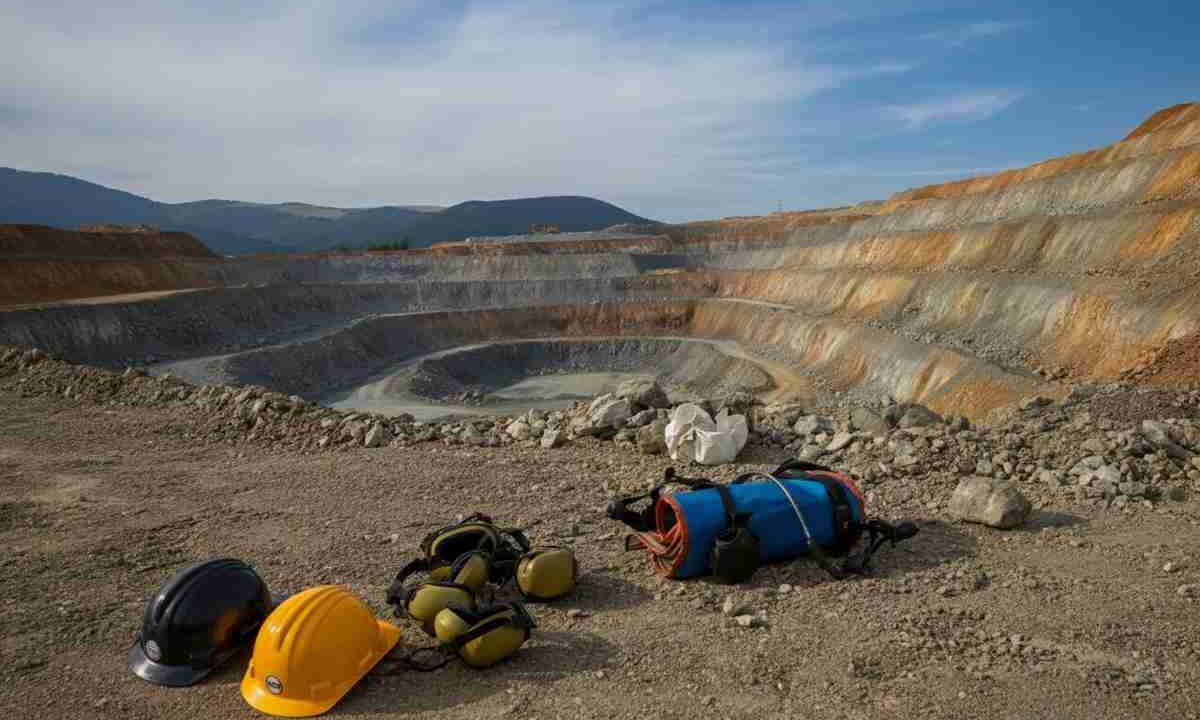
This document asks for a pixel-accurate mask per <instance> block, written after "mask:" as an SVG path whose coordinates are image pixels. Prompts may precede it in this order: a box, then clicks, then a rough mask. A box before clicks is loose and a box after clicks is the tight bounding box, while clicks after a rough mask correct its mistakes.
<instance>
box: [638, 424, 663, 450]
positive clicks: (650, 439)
mask: <svg viewBox="0 0 1200 720" xmlns="http://www.w3.org/2000/svg"><path fill="white" fill-rule="evenodd" d="M666 431H667V421H665V420H655V421H654V422H652V423H650V424H649V425H645V426H643V427H640V428H638V431H637V446H638V450H640V451H641V452H642V454H643V455H663V454H665V453H666V452H667V438H666Z"/></svg>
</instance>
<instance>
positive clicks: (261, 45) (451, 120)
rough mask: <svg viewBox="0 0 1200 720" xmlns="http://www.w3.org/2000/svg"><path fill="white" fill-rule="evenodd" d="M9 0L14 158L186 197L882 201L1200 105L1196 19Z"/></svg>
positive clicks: (6, 156)
mask: <svg viewBox="0 0 1200 720" xmlns="http://www.w3.org/2000/svg"><path fill="white" fill-rule="evenodd" d="M102 5H104V4H103V3H101V4H93V3H88V4H83V3H66V4H63V5H59V6H56V7H53V8H50V7H43V5H42V4H40V3H33V2H12V1H11V0H9V1H7V2H3V3H0V19H2V21H0V64H2V66H3V67H4V70H3V76H2V77H3V84H2V85H0V165H7V166H12V167H17V168H20V169H25V170H40V171H50V172H59V173H64V174H69V175H73V176H77V177H81V178H83V179H86V180H90V181H93V182H97V183H101V184H104V185H108V186H110V187H116V188H120V189H123V190H128V191H130V192H134V193H138V194H141V195H145V196H147V197H151V198H154V199H156V200H162V201H168V202H178V201H185V200H198V199H203V198H209V197H223V198H230V199H238V200H251V201H260V202H283V201H302V202H309V203H314V204H324V205H336V206H350V207H362V206H371V205H384V204H431V205H450V204H453V203H456V202H460V201H463V200H469V199H498V198H511V197H522V196H539V195H563V194H577V195H590V196H594V197H599V198H602V199H605V200H608V201H610V202H614V203H616V204H618V205H620V206H622V207H624V208H626V209H628V210H630V211H632V212H634V213H637V214H639V215H643V216H647V217H653V218H657V219H662V220H686V219H698V218H709V217H716V216H720V215H732V214H753V213H764V212H769V211H771V210H774V209H775V208H776V207H777V205H778V204H782V205H783V206H784V207H787V208H791V209H801V208H812V207H822V206H830V205H840V204H848V203H851V202H856V201H860V200H866V199H874V198H882V197H885V196H886V195H888V194H889V193H891V192H894V191H896V190H899V189H902V188H906V187H911V186H914V185H923V184H929V183H934V182H942V181H946V180H951V179H954V178H957V177H962V176H965V175H970V174H977V173H981V172H989V171H994V170H999V169H1003V168H1008V167H1015V166H1020V165H1024V164H1027V163H1030V162H1034V161H1037V160H1040V159H1043V158H1045V157H1048V156H1051V155H1059V154H1062V153H1064V152H1073V151H1079V150H1084V149H1088V148H1091V147H1095V146H1099V145H1102V144H1105V143H1107V142H1111V140H1112V139H1113V138H1114V137H1119V136H1120V135H1121V134H1123V133H1124V132H1125V131H1127V130H1128V128H1130V127H1133V126H1135V125H1136V124H1137V123H1138V122H1139V121H1140V120H1141V119H1142V118H1144V117H1145V116H1146V115H1148V114H1150V113H1151V112H1152V111H1154V110H1156V109H1159V108H1161V107H1164V106H1167V105H1171V104H1175V103H1177V102H1183V101H1187V100H1195V99H1196V94H1197V93H1196V90H1197V88H1196V86H1195V84H1194V77H1191V76H1189V74H1188V73H1187V72H1184V70H1186V69H1191V68H1196V67H1200V43H1196V42H1195V38H1194V29H1195V28H1196V27H1197V26H1198V25H1200V8H1197V7H1196V6H1195V5H1191V6H1190V7H1184V6H1183V5H1182V4H1179V3H1176V4H1174V7H1172V5H1171V4H1168V3H1161V4H1155V3H1138V4H1136V5H1124V4H1123V5H1122V6H1121V7H1117V8H1106V9H1104V10H1099V9H1096V8H1095V7H1094V5H1093V4H1091V3H1083V2H1078V1H1076V2H1070V3H1065V4H1057V5H1058V6H1057V7H1054V8H1047V7H1044V6H1042V5H1041V4H1038V3H1032V2H1016V3H990V4H987V5H980V4H968V3H942V2H937V3H932V2H931V3H925V2H902V3H891V4H889V8H888V9H886V10H879V9H877V8H874V7H873V5H874V4H873V3H866V2H857V1H856V0H850V1H848V2H836V3H835V2H813V3H802V4H797V3H784V2H747V3H718V2H703V3H691V2H688V3H684V2H637V1H631V2H622V3H618V4H615V5H614V4H599V3H564V2H549V1H539V0H518V1H514V2H506V1H501V2H486V3H485V2H461V1H450V2H425V1H423V0H414V1H413V2H405V3H399V4H397V3H387V2H375V1H373V0H367V1H354V2H338V3H332V2H326V3H313V4H310V5H307V6H305V7H303V8H297V7H293V6H291V5H290V4H288V3H281V2H266V3H263V4H261V5H260V6H258V7H255V8H248V7H245V6H244V5H243V4H242V3H234V2H224V1H222V2H209V3H203V4H200V3H196V4H189V5H188V6H183V7H164V6H163V4H160V3H145V2H135V3H125V4H122V5H120V6H109V7H102Z"/></svg>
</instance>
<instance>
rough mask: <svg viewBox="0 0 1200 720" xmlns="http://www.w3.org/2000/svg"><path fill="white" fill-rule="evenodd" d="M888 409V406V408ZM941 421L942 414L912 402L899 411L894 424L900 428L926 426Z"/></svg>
mask: <svg viewBox="0 0 1200 720" xmlns="http://www.w3.org/2000/svg"><path fill="white" fill-rule="evenodd" d="M889 409H890V408H889ZM941 422H942V416H941V415H938V414H937V413H935V412H934V411H932V410H930V409H929V408H927V407H925V406H924V405H917V404H916V403H912V404H910V405H908V406H906V407H905V408H904V412H903V413H900V414H899V416H898V418H897V420H896V425H897V426H899V427H901V428H915V427H928V426H930V425H937V424H939V423H941Z"/></svg>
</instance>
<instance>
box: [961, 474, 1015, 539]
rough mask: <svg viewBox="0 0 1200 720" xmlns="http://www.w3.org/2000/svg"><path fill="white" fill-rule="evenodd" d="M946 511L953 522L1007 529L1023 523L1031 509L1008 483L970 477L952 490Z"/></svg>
mask: <svg viewBox="0 0 1200 720" xmlns="http://www.w3.org/2000/svg"><path fill="white" fill-rule="evenodd" d="M948 509H949V512H950V516H951V517H953V518H955V519H957V520H962V521H964V522H972V523H979V524H981V525H987V526H989V527H994V528H1001V529H1008V528H1014V527H1017V526H1019V525H1021V524H1022V523H1024V522H1025V520H1026V518H1028V517H1029V512H1030V510H1031V509H1032V507H1031V506H1030V504H1029V501H1028V500H1027V499H1025V496H1024V495H1022V494H1021V491H1020V490H1018V489H1017V488H1015V487H1013V486H1012V485H1011V484H1009V483H1008V482H1004V481H1001V480H996V479H993V478H988V477H980V476H973V477H968V478H964V479H963V481H962V482H960V483H959V484H958V487H956V488H955V489H954V494H953V495H951V496H950V505H949V508H948Z"/></svg>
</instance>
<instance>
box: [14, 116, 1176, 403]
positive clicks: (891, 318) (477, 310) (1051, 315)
mask: <svg viewBox="0 0 1200 720" xmlns="http://www.w3.org/2000/svg"><path fill="white" fill-rule="evenodd" d="M1196 268H1200V105H1195V104H1191V105H1181V106H1177V107H1174V108H1169V109H1167V110H1164V111H1162V112H1159V113H1156V114H1155V115H1153V116H1152V117H1151V118H1150V119H1148V120H1147V121H1146V122H1145V123H1143V125H1142V126H1140V127H1139V128H1137V129H1136V130H1134V131H1133V132H1132V133H1131V134H1130V135H1129V136H1128V137H1126V138H1125V139H1122V140H1120V141H1118V142H1117V143H1115V144H1113V145H1111V146H1109V147H1106V148H1102V149H1098V150H1094V151H1090V152H1086V153H1080V154H1077V155H1072V156H1067V157H1064V158H1058V159H1054V160H1049V161H1046V162H1043V163H1039V164H1037V165H1033V166H1030V167H1029V168H1024V169H1019V170H1013V171H1010V172H1005V173H999V174H996V175H992V176H987V177H981V178H973V179H970V180H966V181H961V182H955V183H946V184H942V185H935V186H929V187H925V188H918V189H914V190H910V191H905V192H901V193H898V194H896V195H895V196H893V197H891V198H888V199H887V200H885V201H881V202H873V203H863V204H860V205H857V206H854V207H848V208H838V209H833V210H822V211H813V212H804V213H777V214H773V215H770V216H766V217H759V218H753V217H747V218H727V219H724V220H719V221H708V222H698V223H693V224H689V225H684V226H678V227H638V228H626V229H623V230H621V231H618V232H616V233H608V234H601V235H595V236H581V237H576V238H572V239H571V240H569V241H564V240H539V239H537V238H521V239H514V240H510V241H507V242H498V243H492V242H489V243H472V244H456V245H451V246H446V247H442V248H437V249H434V250H431V251H423V252H393V253H365V254H331V255H312V256H302V257H293V258H285V259H277V258H265V257H263V258H250V259H244V260H238V261H236V262H231V263H226V264H222V265H221V266H220V267H219V268H214V269H213V270H212V273H211V274H210V275H209V276H208V277H207V278H206V280H205V282H206V283H209V284H212V285H215V286H218V287H215V288H213V289H211V290H207V291H205V292H204V293H196V294H194V295H192V296H188V297H187V298H186V299H185V300H180V299H178V298H165V299H157V300H152V301H144V302H129V303H115V304H110V305H107V306H104V307H99V306H97V307H76V308H53V309H49V310H45V311H37V312H34V311H27V312H21V313H4V314H0V342H5V343H9V344H15V345H25V346H29V347H42V348H44V349H47V350H50V351H53V352H55V353H58V354H61V355H62V356H64V357H66V358H68V359H72V360H80V361H89V362H101V363H107V364H109V365H110V366H122V365H123V364H125V363H127V362H130V361H132V362H135V363H136V362H148V361H154V360H172V361H175V360H187V359H189V358H191V359H197V358H204V357H208V356H213V355H228V354H230V353H233V355H232V356H230V357H227V358H221V359H219V360H217V361H216V365H213V366H212V367H213V368H215V370H214V375H213V376H212V378H213V379H219V380H226V381H238V382H250V383H268V384H270V383H278V385H277V386H278V387H279V388H280V389H284V390H286V391H287V392H296V391H300V392H303V393H307V394H309V395H311V394H312V392H313V389H314V388H317V387H321V386H325V385H329V384H333V385H337V384H339V383H346V382H355V381H358V380H360V379H365V376H366V375H368V374H370V373H372V372H378V371H383V370H385V369H386V368H387V366H388V365H389V364H390V363H392V364H394V363H398V362H403V361H405V360H406V359H408V358H409V357H411V356H412V353H411V352H409V351H408V350H405V348H404V344H398V341H396V340H394V339H393V340H389V339H388V336H389V334H391V333H393V331H394V332H395V337H404V338H406V340H405V343H407V344H411V345H412V346H413V348H420V349H422V350H442V349H447V348H448V347H450V346H452V345H453V344H454V343H461V344H471V343H475V342H481V341H489V342H490V341H496V340H502V339H504V338H505V337H508V338H530V337H547V336H549V335H551V334H553V335H554V336H575V337H582V336H589V337H599V336H605V335H630V334H636V335H640V336H690V337H695V338H701V339H708V340H721V341H728V342H733V343H736V344H738V345H739V346H740V348H741V349H742V350H743V351H744V352H746V353H748V354H749V355H752V356H754V357H756V358H758V359H759V360H760V361H762V362H773V363H779V364H783V365H785V366H787V367H788V368H789V370H790V371H791V372H794V373H798V374H803V375H805V376H807V377H809V378H810V380H811V383H810V384H811V389H812V392H811V393H809V394H807V395H805V396H804V397H805V398H806V400H811V401H814V402H817V403H818V404H823V405H844V404H846V403H850V404H855V403H857V404H862V403H864V402H868V401H870V400H871V399H872V398H874V397H877V396H879V395H882V394H887V395H890V396H892V397H894V398H896V399H897V400H898V401H902V402H918V403H922V404H924V405H927V406H929V407H930V408H932V409H934V410H936V411H938V412H941V413H946V414H962V415H965V416H967V417H969V418H971V419H973V420H982V419H986V418H988V417H989V416H990V415H992V414H993V413H996V412H999V411H1001V410H1002V409H1003V408H1005V407H1008V406H1012V405H1014V404H1015V403H1018V402H1020V401H1021V400H1022V399H1023V398H1027V397H1032V396H1034V395H1043V396H1046V397H1052V398H1062V397H1064V396H1065V394H1066V393H1067V392H1068V383H1071V382H1100V383H1103V382H1110V381H1116V380H1122V379H1141V380H1145V381H1147V382H1151V383H1157V384H1169V385H1180V384H1182V385H1188V384H1193V383H1195V382H1197V377H1200V354H1198V353H1197V352H1196V348H1197V346H1198V345H1200V343H1198V342H1197V337H1200V296H1197V293H1200V289H1198V288H1200V285H1197V283H1196V282H1195V281H1196V280H1197V279H1198V278H1200V270H1197V269H1196ZM230 286H238V287H230ZM597 302H599V303H602V305H601V306H593V303H597ZM422 313H424V314H422ZM430 313H432V314H430ZM401 314H403V315H404V317H399V315H401ZM385 315H386V316H388V317H383V316H385ZM392 316H396V317H392ZM401 350H403V352H400V351H401ZM351 357H352V358H355V359H356V360H355V363H348V362H347V361H346V358H351ZM337 358H341V359H340V360H339V359H337ZM351 364H355V367H349V365H351ZM359 366H361V367H359ZM356 368H357V369H356ZM365 368H369V372H368V371H367V370H365Z"/></svg>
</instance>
